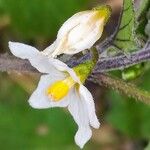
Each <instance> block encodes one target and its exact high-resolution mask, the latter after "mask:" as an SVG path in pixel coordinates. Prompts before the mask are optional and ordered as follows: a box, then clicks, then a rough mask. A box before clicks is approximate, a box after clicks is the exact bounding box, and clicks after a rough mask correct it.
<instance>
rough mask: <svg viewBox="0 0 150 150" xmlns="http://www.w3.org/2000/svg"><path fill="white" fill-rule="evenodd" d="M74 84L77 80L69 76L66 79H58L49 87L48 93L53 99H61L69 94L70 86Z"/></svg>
mask: <svg viewBox="0 0 150 150" xmlns="http://www.w3.org/2000/svg"><path fill="white" fill-rule="evenodd" d="M74 84H75V82H74V80H73V79H72V78H71V77H68V78H66V79H64V80H60V81H56V82H55V83H53V84H52V85H50V86H49V87H48V89H47V91H46V94H47V95H48V96H49V97H50V98H51V99H52V100H53V101H60V100H61V99H63V98H64V97H65V96H66V95H67V94H68V92H69V90H70V88H71V87H72V86H73V85H74Z"/></svg>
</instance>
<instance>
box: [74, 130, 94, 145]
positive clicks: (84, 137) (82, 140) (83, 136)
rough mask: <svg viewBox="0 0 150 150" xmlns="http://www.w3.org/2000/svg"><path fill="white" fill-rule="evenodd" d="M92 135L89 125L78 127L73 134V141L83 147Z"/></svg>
mask: <svg viewBox="0 0 150 150" xmlns="http://www.w3.org/2000/svg"><path fill="white" fill-rule="evenodd" d="M91 136H92V131H91V129H90V127H86V128H84V127H79V129H78V131H77V133H76V135H75V142H76V144H77V145H78V146H79V147H80V148H83V147H84V145H85V144H86V142H87V141H89V139H90V138H91Z"/></svg>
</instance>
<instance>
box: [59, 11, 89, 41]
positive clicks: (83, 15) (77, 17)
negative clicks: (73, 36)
mask: <svg viewBox="0 0 150 150" xmlns="http://www.w3.org/2000/svg"><path fill="white" fill-rule="evenodd" d="M91 15H92V14H91V10H88V11H82V12H79V13H76V14H74V15H73V16H72V17H70V18H69V19H68V20H67V21H66V22H65V23H64V24H63V25H62V26H61V28H60V29H59V31H58V34H57V39H58V40H60V39H62V38H64V36H66V34H68V31H70V30H71V29H73V28H74V27H76V26H77V25H78V24H79V23H82V22H85V21H86V20H88V18H89V17H90V16H91Z"/></svg>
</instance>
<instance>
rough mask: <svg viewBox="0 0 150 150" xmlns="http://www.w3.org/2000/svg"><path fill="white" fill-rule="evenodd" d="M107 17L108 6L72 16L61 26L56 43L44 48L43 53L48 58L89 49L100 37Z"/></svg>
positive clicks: (108, 13) (108, 14) (108, 12)
mask: <svg viewBox="0 0 150 150" xmlns="http://www.w3.org/2000/svg"><path fill="white" fill-rule="evenodd" d="M109 16H110V7H108V6H101V7H99V8H98V9H94V10H88V11H83V12H79V13H77V14H75V15H73V16H72V17H71V18H69V19H68V20H67V21H66V22H65V23H64V24H63V25H62V27H61V28H60V29H59V31H58V34H57V39H56V41H55V42H54V43H53V44H52V45H50V46H49V47H48V48H46V49H45V51H44V53H45V54H46V55H49V57H56V56H57V55H60V54H62V53H65V54H76V53H78V52H81V51H83V50H85V49H90V48H91V47H92V46H93V45H94V43H95V42H96V41H97V40H98V39H99V38H100V37H101V35H102V32H103V28H104V25H105V23H106V22H107V20H108V18H109Z"/></svg>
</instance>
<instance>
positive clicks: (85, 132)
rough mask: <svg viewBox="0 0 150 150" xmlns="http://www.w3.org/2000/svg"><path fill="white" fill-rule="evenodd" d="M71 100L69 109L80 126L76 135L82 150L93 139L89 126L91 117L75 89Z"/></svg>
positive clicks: (77, 142) (76, 140)
mask: <svg viewBox="0 0 150 150" xmlns="http://www.w3.org/2000/svg"><path fill="white" fill-rule="evenodd" d="M71 96H72V97H71V98H70V103H69V105H68V109H69V111H70V113H71V115H72V116H73V118H74V120H75V122H76V123H77V125H78V127H79V128H78V131H77V133H76V135H75V142H76V144H77V145H79V146H80V147H81V148H83V146H84V144H85V143H86V142H87V141H88V140H89V139H90V138H91V136H92V132H91V129H90V125H89V117H88V113H87V108H86V105H85V104H84V102H83V101H82V100H81V99H80V97H79V95H78V93H77V91H76V89H75V88H74V90H73V92H72V95H71Z"/></svg>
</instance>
